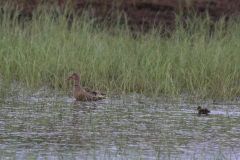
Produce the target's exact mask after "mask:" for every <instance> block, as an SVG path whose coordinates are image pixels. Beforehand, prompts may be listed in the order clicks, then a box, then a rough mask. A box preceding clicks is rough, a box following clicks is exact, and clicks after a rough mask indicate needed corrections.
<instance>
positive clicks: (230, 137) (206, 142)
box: [0, 91, 240, 159]
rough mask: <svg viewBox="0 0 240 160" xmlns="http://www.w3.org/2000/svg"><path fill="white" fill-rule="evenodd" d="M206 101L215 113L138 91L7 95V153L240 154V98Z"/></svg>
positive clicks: (3, 131) (3, 117)
mask: <svg viewBox="0 0 240 160" xmlns="http://www.w3.org/2000/svg"><path fill="white" fill-rule="evenodd" d="M59 97H60V98H59ZM183 102H184V103H183ZM201 105H202V106H203V107H207V108H209V109H210V110H211V113H210V115H209V116H205V115H202V116H197V110H196V107H197V106H198V105H196V104H191V103H190V102H188V101H183V100H181V103H178V101H177V100H176V99H175V100H173V101H171V100H169V99H166V98H162V99H161V98H159V99H158V100H156V99H155V100H152V99H151V98H150V97H145V96H143V95H137V94H131V95H110V97H109V99H106V100H102V101H97V102H77V101H75V100H74V99H73V98H72V97H70V96H69V97H68V96H67V97H66V96H64V94H63V93H59V94H58V96H56V95H55V93H49V91H45V92H44V91H39V92H38V93H34V94H32V95H30V96H29V94H28V93H25V95H24V94H23V95H22V96H19V95H18V96H17V97H15V96H14V95H12V96H10V97H7V98H6V99H1V108H0V109H1V110H0V124H1V125H0V137H1V142H2V143H1V144H0V147H1V149H2V152H1V153H2V155H3V156H5V157H11V156H15V157H18V159H26V158H29V157H36V158H38V159H39V158H40V159H41V158H48V159H57V158H58V157H59V156H60V157H63V159H69V158H70V159H71V158H76V159H78V158H79V157H81V158H79V159H82V158H84V157H85V159H92V158H93V157H95V158H96V159H103V158H106V157H107V158H108V159H136V158H138V157H141V158H142V159H156V158H162V159H166V158H173V159H175V158H177V159H179V158H180V159H181V158H182V159H211V158H216V157H218V158H219V157H221V156H222V155H224V156H225V157H227V158H236V157H239V156H240V153H238V152H237V150H239V149H240V147H239V137H240V129H239V128H240V125H239V120H240V118H239V117H240V116H239V114H240V107H239V105H240V103H239V102H238V103H234V104H233V103H231V105H229V104H227V105H226V104H222V105H221V104H216V103H212V101H209V102H208V103H202V104H201ZM233 148H234V149H233ZM220 159H221V158H220Z"/></svg>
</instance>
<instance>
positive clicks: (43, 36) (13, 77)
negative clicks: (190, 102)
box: [0, 5, 240, 99]
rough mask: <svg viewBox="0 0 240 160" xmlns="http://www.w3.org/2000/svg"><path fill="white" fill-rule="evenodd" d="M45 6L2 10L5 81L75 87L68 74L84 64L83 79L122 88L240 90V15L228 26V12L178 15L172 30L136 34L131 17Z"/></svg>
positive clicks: (205, 93)
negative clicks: (104, 17) (21, 12)
mask: <svg viewBox="0 0 240 160" xmlns="http://www.w3.org/2000/svg"><path fill="white" fill-rule="evenodd" d="M7 7H8V6H7V5H6V9H5V10H7ZM42 10H44V7H43V6H39V7H38V9H36V10H35V11H34V13H33V17H32V19H30V20H29V19H28V20H26V19H20V20H19V18H18V13H15V15H14V16H11V13H8V12H5V13H4V14H2V15H1V17H0V20H1V23H0V25H1V26H0V55H1V56H0V64H1V67H0V77H1V78H0V79H1V88H7V87H9V86H10V84H12V83H13V82H15V81H20V82H23V83H24V84H25V85H26V86H27V87H28V88H29V89H31V90H34V89H38V88H39V87H42V86H46V85H47V86H49V87H53V88H55V89H56V90H66V89H67V90H69V88H71V87H72V84H71V83H65V82H64V79H65V78H66V77H68V76H70V75H71V74H72V73H73V72H78V73H80V75H81V84H82V85H83V86H91V87H93V88H97V89H101V90H105V91H116V92H119V93H123V92H124V93H129V92H139V93H144V94H146V95H151V96H159V95H166V96H179V95H180V94H182V93H187V94H189V95H194V96H195V97H196V98H217V99H218V98H221V99H232V98H234V97H237V96H239V94H240V87H239V86H240V85H239V78H240V74H239V70H240V58H239V47H240V24H239V20H238V19H237V20H236V19H234V20H231V18H230V21H229V22H228V26H226V25H225V23H224V21H223V19H222V20H220V21H219V22H218V23H217V24H216V25H211V23H210V21H209V18H205V19H202V18H198V17H195V19H191V20H189V21H187V22H185V23H184V24H183V23H181V22H180V21H179V22H177V23H176V29H175V31H173V32H172V33H171V36H170V37H166V36H160V34H159V28H157V27H155V28H153V29H152V32H151V33H149V34H144V33H139V36H138V37H137V38H136V39H134V38H133V37H132V36H131V32H130V31H129V29H128V28H127V26H126V25H119V23H116V24H113V25H109V24H107V23H105V22H101V23H98V22H99V19H97V18H90V16H88V14H87V13H86V14H84V15H82V16H81V17H79V16H76V15H74V14H73V18H71V19H70V18H68V17H67V12H64V13H54V14H53V12H42ZM56 15H57V16H56ZM70 20H71V25H69V24H70V23H69V21H70ZM119 21H120V19H119ZM213 30H214V31H213ZM213 32H214V33H213Z"/></svg>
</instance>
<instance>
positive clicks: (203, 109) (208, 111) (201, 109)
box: [197, 106, 210, 115]
mask: <svg viewBox="0 0 240 160" xmlns="http://www.w3.org/2000/svg"><path fill="white" fill-rule="evenodd" d="M197 110H198V115H201V114H206V115H208V113H210V110H209V109H207V108H202V107H201V106H198V108H197Z"/></svg>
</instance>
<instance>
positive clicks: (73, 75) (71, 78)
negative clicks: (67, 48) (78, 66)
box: [65, 73, 79, 81]
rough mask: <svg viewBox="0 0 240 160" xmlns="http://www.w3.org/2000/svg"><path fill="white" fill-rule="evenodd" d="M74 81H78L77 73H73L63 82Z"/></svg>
mask: <svg viewBox="0 0 240 160" xmlns="http://www.w3.org/2000/svg"><path fill="white" fill-rule="evenodd" d="M75 79H79V74H78V73H73V74H72V75H71V76H70V77H68V78H67V79H65V81H69V80H75Z"/></svg>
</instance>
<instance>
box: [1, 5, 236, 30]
mask: <svg viewBox="0 0 240 160" xmlns="http://www.w3.org/2000/svg"><path fill="white" fill-rule="evenodd" d="M11 1H12V2H14V3H16V5H15V7H13V8H12V11H15V10H16V9H18V10H20V13H21V16H24V17H26V16H28V17H31V13H32V10H33V9H34V8H36V6H37V5H38V4H40V3H44V2H49V1H50V0H11ZM187 1H191V2H189V3H187ZM56 2H57V4H58V5H59V10H60V11H63V10H64V6H65V4H66V1H65V0H58V1H54V0H51V4H53V3H56ZM3 3H4V2H1V1H0V5H1V4H3ZM70 4H71V6H72V7H73V8H74V11H76V12H78V13H79V14H81V13H82V12H84V11H85V10H87V9H89V8H92V10H93V16H94V17H100V18H104V19H109V20H110V21H112V20H114V19H116V17H117V15H119V13H121V14H122V15H126V17H127V19H128V21H127V22H128V25H129V26H130V28H131V30H135V29H142V28H143V30H144V31H145V32H147V31H149V29H150V28H151V27H152V26H153V25H161V26H164V27H163V28H168V29H171V30H172V29H173V28H174V24H175V17H176V16H175V14H177V15H181V17H182V19H183V20H184V19H185V18H187V17H188V16H189V15H191V14H197V15H203V16H204V15H206V12H208V14H209V16H210V19H211V21H212V22H216V21H217V20H218V19H219V18H220V17H222V16H223V15H224V16H226V18H225V20H226V21H227V20H228V17H229V16H230V15H236V16H239V15H240V1H239V0H71V2H70ZM1 6H3V5H1ZM2 12H4V10H3V9H2ZM120 21H122V22H123V23H125V22H124V21H125V18H124V16H122V19H120Z"/></svg>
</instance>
